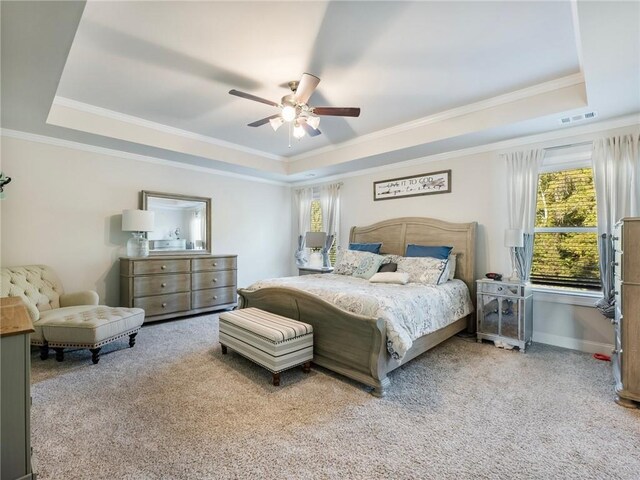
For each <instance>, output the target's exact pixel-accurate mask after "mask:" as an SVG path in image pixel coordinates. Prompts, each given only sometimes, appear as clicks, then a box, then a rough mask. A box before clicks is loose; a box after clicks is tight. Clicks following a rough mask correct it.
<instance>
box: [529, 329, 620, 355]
mask: <svg viewBox="0 0 640 480" xmlns="http://www.w3.org/2000/svg"><path fill="white" fill-rule="evenodd" d="M533 341H534V342H537V343H545V344H547V345H554V346H556V347H562V348H568V349H570V350H578V351H580V352H587V353H604V354H606V355H609V354H610V353H611V350H613V345H612V344H609V343H600V342H592V341H589V340H581V339H579V338H572V337H563V336H560V335H552V334H550V333H542V332H535V331H534V332H533Z"/></svg>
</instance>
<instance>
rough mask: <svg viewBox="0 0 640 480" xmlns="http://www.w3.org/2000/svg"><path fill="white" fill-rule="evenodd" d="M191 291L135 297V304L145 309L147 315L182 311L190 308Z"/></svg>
mask: <svg viewBox="0 0 640 480" xmlns="http://www.w3.org/2000/svg"><path fill="white" fill-rule="evenodd" d="M189 300H190V298H189V292H184V293H172V294H169V295H155V296H153V297H141V298H134V299H133V306H134V307H136V308H142V309H144V312H145V316H149V317H150V316H153V315H162V314H165V313H173V312H182V311H185V310H189V309H190V301H189Z"/></svg>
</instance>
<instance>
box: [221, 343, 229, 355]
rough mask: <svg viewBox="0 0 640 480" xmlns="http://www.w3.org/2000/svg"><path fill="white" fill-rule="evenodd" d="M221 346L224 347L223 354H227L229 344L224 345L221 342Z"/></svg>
mask: <svg viewBox="0 0 640 480" xmlns="http://www.w3.org/2000/svg"><path fill="white" fill-rule="evenodd" d="M220 347H221V348H222V354H223V355H226V354H227V346H226V345H223V344H220Z"/></svg>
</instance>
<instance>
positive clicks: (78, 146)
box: [0, 128, 291, 187]
mask: <svg viewBox="0 0 640 480" xmlns="http://www.w3.org/2000/svg"><path fill="white" fill-rule="evenodd" d="M0 136H2V137H9V138H17V139H19V140H27V141H31V142H37V143H44V144H46V145H52V146H55V147H63V148H71V149H73V150H80V151H83V152H90V153H97V154H99V155H108V156H110V157H116V158H122V159H126V160H134V161H136V162H146V163H152V164H155V165H163V166H167V167H174V168H181V169H183V170H192V171H194V172H200V173H207V174H210V175H217V176H221V177H231V178H238V179H241V180H247V181H250V182H256V183H268V184H271V185H278V186H281V187H290V186H291V184H290V183H287V182H280V181H277V180H271V179H268V178H262V177H253V176H251V175H244V174H242V173H234V172H227V171H225V170H218V169H213V168H206V167H199V166H197V165H190V164H188V163H182V162H177V161H174V160H166V159H164V158H157V157H149V156H146V155H139V154H137V153H130V152H124V151H122V150H115V149H111V148H105V147H97V146H95V145H89V144H86V143H80V142H74V141H71V140H63V139H60V138H55V137H49V136H46V135H38V134H36V133H29V132H23V131H20V130H11V129H7V128H2V129H0Z"/></svg>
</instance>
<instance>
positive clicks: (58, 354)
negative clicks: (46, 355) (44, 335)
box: [54, 347, 64, 362]
mask: <svg viewBox="0 0 640 480" xmlns="http://www.w3.org/2000/svg"><path fill="white" fill-rule="evenodd" d="M54 350H55V352H56V360H57V361H59V362H61V361H63V360H64V348H60V347H58V348H54Z"/></svg>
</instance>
